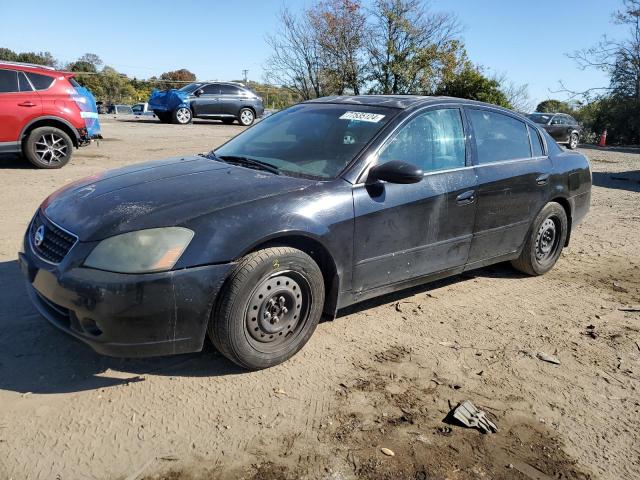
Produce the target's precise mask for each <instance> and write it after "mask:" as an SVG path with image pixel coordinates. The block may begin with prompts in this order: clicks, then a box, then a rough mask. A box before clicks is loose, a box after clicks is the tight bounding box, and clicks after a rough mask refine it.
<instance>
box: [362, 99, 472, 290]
mask: <svg viewBox="0 0 640 480" xmlns="http://www.w3.org/2000/svg"><path fill="white" fill-rule="evenodd" d="M461 113H462V112H461V110H460V109H459V108H435V109H433V108H432V109H428V110H423V111H421V112H418V113H417V114H415V115H414V116H412V117H411V118H409V119H408V120H407V121H405V123H404V124H403V125H402V126H401V127H400V128H399V129H398V130H397V133H395V134H394V135H393V136H392V137H391V138H390V139H389V140H387V141H386V142H385V143H384V144H383V146H382V147H381V148H380V150H379V153H378V154H377V160H376V161H375V162H374V164H377V165H379V164H383V163H385V162H388V161H392V160H402V161H405V162H409V163H412V164H414V165H416V166H419V167H421V168H422V169H423V171H424V178H423V180H422V181H420V182H418V183H414V184H408V185H403V184H392V183H386V182H384V183H376V184H373V185H367V184H365V183H362V184H358V185H355V186H354V191H353V201H354V209H355V232H354V253H355V255H354V276H353V282H354V284H353V287H354V290H355V291H356V292H358V293H361V292H366V291H368V290H372V289H375V288H377V287H383V286H389V285H394V284H401V283H403V282H404V281H406V280H411V279H413V278H419V277H423V276H426V275H429V274H432V273H436V272H442V271H447V270H450V269H452V268H455V267H462V266H463V265H464V263H465V262H466V260H467V255H468V253H469V247H470V245H471V237H472V233H473V226H474V219H475V208H476V205H475V193H474V190H475V188H476V177H475V172H474V169H473V167H472V166H471V163H470V157H469V158H468V157H467V148H466V141H465V131H464V126H463V118H462V114H461Z"/></svg>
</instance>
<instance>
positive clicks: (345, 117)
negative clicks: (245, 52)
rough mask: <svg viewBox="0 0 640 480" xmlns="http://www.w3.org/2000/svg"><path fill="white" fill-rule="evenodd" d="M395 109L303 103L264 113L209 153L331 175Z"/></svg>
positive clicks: (313, 174)
mask: <svg viewBox="0 0 640 480" xmlns="http://www.w3.org/2000/svg"><path fill="white" fill-rule="evenodd" d="M398 111H399V110H397V109H395V108H385V107H371V106H364V105H342V104H321V103H315V104H314V103H309V104H300V105H296V106H293V107H291V108H287V109H286V110H282V111H281V112H278V113H276V114H273V115H270V116H269V117H267V118H265V119H264V120H262V121H261V122H259V123H257V124H256V125H255V126H253V127H251V128H250V129H248V130H245V131H244V132H243V133H241V134H240V135H238V136H237V137H235V138H233V139H232V140H230V141H229V142H227V143H226V144H224V145H223V146H221V147H220V148H218V149H217V150H215V151H214V152H213V153H214V155H215V156H217V157H219V158H220V159H222V160H223V161H224V160H225V159H227V160H228V161H232V160H233V159H237V158H238V157H243V158H247V159H251V160H258V161H260V162H262V163H267V164H269V165H271V166H273V167H276V168H278V169H279V170H280V171H281V172H282V173H284V174H293V175H300V176H306V177H311V178H318V179H329V178H335V177H336V176H338V175H339V174H340V172H342V170H344V169H345V167H346V166H347V165H348V164H349V163H351V161H352V160H353V159H354V158H355V157H356V155H357V154H358V153H359V152H360V151H361V150H362V149H363V148H364V147H365V146H366V145H367V144H368V143H369V142H370V141H371V139H372V138H373V137H374V136H375V135H376V134H377V133H378V132H379V131H380V130H382V128H383V127H384V126H385V125H386V124H387V123H388V122H389V121H390V120H391V119H392V118H393V117H395V116H396V115H397V113H398Z"/></svg>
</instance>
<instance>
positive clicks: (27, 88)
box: [18, 72, 33, 92]
mask: <svg viewBox="0 0 640 480" xmlns="http://www.w3.org/2000/svg"><path fill="white" fill-rule="evenodd" d="M18 87H20V91H21V92H31V91H33V88H31V84H30V83H29V80H27V77H26V76H25V74H24V72H18Z"/></svg>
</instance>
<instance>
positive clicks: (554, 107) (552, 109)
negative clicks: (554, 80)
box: [536, 98, 574, 115]
mask: <svg viewBox="0 0 640 480" xmlns="http://www.w3.org/2000/svg"><path fill="white" fill-rule="evenodd" d="M536 112H543V113H568V114H569V115H573V113H574V109H573V108H572V107H571V105H569V103H567V102H563V101H562V100H554V99H551V98H550V99H548V100H544V101H542V102H540V103H539V104H538V106H537V107H536Z"/></svg>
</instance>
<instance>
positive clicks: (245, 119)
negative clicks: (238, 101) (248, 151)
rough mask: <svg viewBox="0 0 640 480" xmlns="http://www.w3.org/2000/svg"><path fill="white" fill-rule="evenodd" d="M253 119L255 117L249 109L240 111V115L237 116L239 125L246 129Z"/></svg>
mask: <svg viewBox="0 0 640 480" xmlns="http://www.w3.org/2000/svg"><path fill="white" fill-rule="evenodd" d="M255 119H256V115H255V113H253V110H251V109H250V108H243V109H242V110H240V113H239V115H238V121H239V122H240V125H243V126H245V127H248V126H250V125H252V124H253V122H254V121H255Z"/></svg>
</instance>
